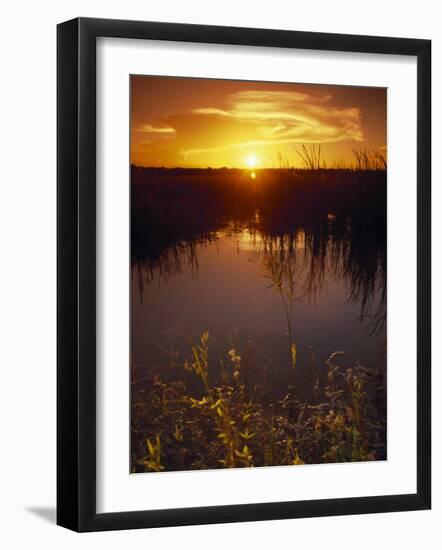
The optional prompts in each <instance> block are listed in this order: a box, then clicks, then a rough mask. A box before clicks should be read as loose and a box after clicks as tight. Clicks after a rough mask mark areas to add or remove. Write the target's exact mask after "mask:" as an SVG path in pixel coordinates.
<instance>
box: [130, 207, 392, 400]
mask: <svg viewBox="0 0 442 550" xmlns="http://www.w3.org/2000/svg"><path fill="white" fill-rule="evenodd" d="M255 216H256V217H259V212H257V213H256V214H255ZM329 218H330V221H331V222H333V216H331V217H330V216H329ZM352 238H354V235H352V232H351V231H348V232H347V233H346V236H345V238H343V237H342V236H338V237H337V236H336V235H335V234H334V232H333V231H328V232H327V233H326V236H325V237H324V236H321V238H320V239H319V238H318V236H316V237H311V236H310V235H309V233H306V232H305V231H304V229H303V228H302V227H299V226H298V227H297V228H296V229H295V230H293V231H289V232H287V233H286V234H284V233H281V232H279V233H278V234H277V235H276V236H275V235H269V233H268V231H267V232H261V231H260V230H259V223H258V224H255V227H254V228H253V229H251V228H250V226H247V227H246V226H242V225H241V224H234V223H233V222H230V223H228V224H226V225H225V227H223V228H222V229H220V230H218V231H212V232H209V233H208V234H207V235H205V236H202V237H199V238H196V239H194V240H193V241H192V242H189V241H186V242H185V243H184V244H181V245H180V246H179V247H178V248H177V247H173V248H170V249H165V250H164V251H163V254H162V256H161V259H160V261H155V262H150V263H149V262H148V264H146V263H143V262H135V263H134V264H133V265H132V285H131V293H132V313H131V315H132V365H133V380H134V381H135V382H137V383H140V384H142V383H143V380H146V381H147V380H150V379H151V378H152V376H153V375H155V374H158V375H160V376H161V377H162V378H165V379H170V380H180V379H187V383H188V384H190V386H191V388H192V389H193V390H194V391H198V381H195V380H193V379H190V378H188V377H187V373H185V371H184V369H183V368H182V366H180V365H182V363H183V362H184V360H185V359H186V358H190V357H191V350H190V345H191V343H192V342H198V340H199V338H200V336H201V334H202V333H203V332H204V331H209V333H210V336H211V340H210V361H209V365H210V367H209V368H210V378H211V381H212V382H213V383H216V381H217V380H222V378H223V372H225V371H226V369H227V370H228V368H229V359H228V351H229V350H231V349H236V350H237V351H238V352H239V353H240V355H241V357H242V358H243V362H244V363H245V364H247V381H248V383H249V384H251V385H256V387H257V388H259V389H260V391H261V392H262V395H263V396H264V399H268V401H269V402H270V401H274V400H275V399H280V398H282V397H283V395H285V393H286V392H287V385H288V384H293V383H295V384H297V386H298V387H299V388H301V393H302V392H303V391H304V392H307V393H308V390H309V383H310V382H311V381H312V380H313V377H314V375H315V374H316V373H317V372H319V373H320V374H321V373H325V368H324V364H325V361H326V360H327V358H328V357H329V356H330V354H331V353H333V352H335V351H344V352H345V355H344V356H343V357H342V358H340V364H342V365H345V366H351V365H352V364H353V363H355V362H359V363H361V364H362V365H364V366H366V367H369V368H376V369H378V368H385V345H386V334H385V326H384V317H385V295H384V290H385V278H384V277H382V270H381V269H380V268H379V266H378V265H377V263H378V259H377V252H376V251H373V247H374V245H373V243H371V242H370V240H369V239H368V240H367V242H366V244H365V245H364V246H363V247H362V250H361V247H360V246H355V243H352ZM318 242H320V246H319V245H318ZM364 242H365V241H364ZM355 250H356V252H355ZM373 257H374V258H375V259H374V260H373ZM373 264H375V265H373ZM270 265H273V269H274V270H275V269H276V272H277V273H278V269H284V267H285V266H290V269H291V281H292V282H293V289H292V290H293V294H292V296H293V300H292V320H291V327H290V328H291V334H292V341H293V342H294V343H295V345H296V349H297V360H296V368H295V369H293V368H292V367H291V364H290V354H289V339H288V320H287V316H286V309H285V306H284V300H285V304H286V306H288V304H289V303H290V299H288V298H287V296H286V295H285V296H284V294H283V295H281V293H280V292H278V291H277V289H276V288H275V286H272V283H273V282H274V279H272V275H271V267H270ZM275 266H276V267H275ZM273 273H274V272H273ZM224 376H225V375H224Z"/></svg>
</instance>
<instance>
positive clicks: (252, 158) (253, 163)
mask: <svg viewBox="0 0 442 550" xmlns="http://www.w3.org/2000/svg"><path fill="white" fill-rule="evenodd" d="M246 164H247V166H248V167H249V168H251V169H253V168H256V167H257V166H258V157H257V156H256V155H248V156H247V157H246Z"/></svg>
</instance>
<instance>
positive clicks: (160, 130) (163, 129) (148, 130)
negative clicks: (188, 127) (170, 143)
mask: <svg viewBox="0 0 442 550" xmlns="http://www.w3.org/2000/svg"><path fill="white" fill-rule="evenodd" d="M135 131H136V132H140V133H143V134H169V135H172V134H173V135H174V134H176V130H175V128H172V127H171V126H152V124H142V125H141V126H138V127H137V128H135Z"/></svg>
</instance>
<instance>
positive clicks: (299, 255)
mask: <svg viewBox="0 0 442 550" xmlns="http://www.w3.org/2000/svg"><path fill="white" fill-rule="evenodd" d="M303 153H304V155H305V161H304V164H305V168H304V169H293V168H290V167H282V168H275V169H272V168H270V169H255V170H249V169H228V168H223V169H185V168H142V167H136V166H131V263H132V270H133V273H134V274H135V280H136V283H135V284H136V285H137V288H138V292H139V296H140V299H141V300H142V299H143V289H144V287H145V286H146V285H148V284H150V283H151V282H152V280H153V279H154V278H155V277H157V276H158V277H161V278H163V279H164V280H165V281H167V279H168V278H169V277H173V276H175V275H177V274H179V273H180V272H182V271H183V270H184V269H188V268H189V266H190V268H191V269H192V270H195V272H197V271H198V247H199V246H203V245H204V243H208V242H212V241H213V240H216V239H217V238H218V235H219V234H220V232H226V231H229V232H231V233H232V234H234V235H238V236H241V235H242V234H244V233H246V234H247V236H248V238H250V239H251V240H252V241H253V242H254V243H258V244H257V245H256V247H255V248H256V251H255V252H256V253H257V254H259V257H260V260H261V263H262V266H263V268H264V270H265V273H266V275H265V276H266V277H267V278H268V279H269V292H270V291H276V292H277V293H278V294H279V295H280V297H281V307H282V314H283V316H284V318H285V319H286V324H287V330H286V333H287V340H286V342H287V344H286V349H287V365H286V368H287V369H288V370H289V371H290V372H291V373H293V377H290V380H292V382H293V383H289V384H287V388H286V391H285V394H284V395H283V396H282V398H281V399H277V400H274V401H273V402H268V399H267V398H266V397H265V395H264V394H263V393H262V392H260V391H259V385H258V384H256V382H255V381H252V380H251V376H250V370H251V365H249V364H248V359H247V356H248V352H247V350H244V349H240V347H238V346H232V347H231V348H230V349H229V348H226V349H223V350H218V352H219V353H221V355H222V360H221V364H220V365H214V364H212V361H213V359H212V355H211V352H210V350H211V346H213V345H214V339H213V337H212V336H211V335H210V334H209V333H208V332H204V328H203V327H202V330H201V332H200V337H199V338H198V339H197V340H195V341H194V342H190V343H189V346H188V349H187V351H186V352H183V353H181V354H180V355H179V356H177V357H176V358H175V359H173V360H171V361H170V362H169V363H167V364H165V365H164V373H167V374H166V375H163V374H162V373H160V374H153V373H151V375H149V376H147V377H143V379H142V380H138V379H137V373H136V368H135V366H134V365H132V374H131V379H132V383H131V471H132V472H133V473H136V472H148V471H156V472H159V471H179V470H201V469H213V468H233V467H235V468H236V467H259V466H272V465H278V466H280V465H290V464H318V463H333V462H355V461H366V460H385V459H386V456H387V449H386V369H385V364H384V363H383V361H380V364H379V368H376V369H372V368H366V367H365V366H364V364H363V361H362V360H361V362H354V363H353V364H352V365H351V366H349V365H348V363H346V362H345V361H344V357H343V356H344V355H345V354H344V352H342V351H334V352H333V353H331V355H330V356H329V357H328V359H327V360H326V361H325V362H323V364H318V365H316V364H315V363H314V361H313V359H312V364H311V365H310V371H311V377H310V382H309V383H308V384H307V386H304V387H301V386H300V385H299V384H298V382H297V378H296V376H295V374H296V372H297V369H298V368H299V367H298V365H297V352H298V349H297V342H296V334H293V333H292V317H293V304H294V303H295V302H296V301H297V300H303V299H310V300H314V298H315V293H316V292H318V289H320V288H321V286H322V285H323V282H324V280H325V278H326V274H327V275H329V273H330V272H331V273H332V276H333V277H335V278H338V279H340V280H343V281H344V282H345V285H346V287H347V289H348V300H350V301H352V302H353V303H358V304H360V311H361V313H360V321H361V322H365V323H367V326H368V330H369V332H371V333H373V334H374V333H379V332H380V331H384V330H385V319H386V265H387V262H386V169H385V168H386V163H385V161H383V160H382V158H381V157H375V156H372V155H370V154H368V153H367V152H365V153H364V152H363V151H359V153H358V154H356V153H355V158H356V164H355V166H354V167H353V168H351V169H349V168H344V167H339V166H336V167H334V168H325V167H323V166H322V165H321V154H320V150H319V151H318V149H314V148H311V149H309V150H305V151H303ZM309 155H310V156H309ZM252 174H254V176H252ZM238 238H239V237H238ZM378 297H380V298H379V301H378V303H376V304H374V303H373V302H374V300H375V298H378ZM342 347H343V348H344V349H345V346H342ZM330 351H332V350H330ZM213 372H218V373H219V372H221V375H219V376H214V375H213ZM171 373H172V376H170V374H171ZM174 373H175V374H176V376H174ZM189 377H190V378H191V379H192V383H191V384H189Z"/></svg>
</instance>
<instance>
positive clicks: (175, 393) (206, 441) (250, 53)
mask: <svg viewBox="0 0 442 550" xmlns="http://www.w3.org/2000/svg"><path fill="white" fill-rule="evenodd" d="M430 55H431V44H430V41H428V40H416V39H408V38H386V37H373V36H351V35H334V34H320V33H306V32H295V31H281V30H264V29H252V28H234V27H232V28H230V27H216V26H213V27H212V26H200V25H182V24H170V23H151V22H136V21H114V20H103V19H82V18H80V19H75V20H72V21H68V22H65V23H62V24H60V25H59V26H58V65H57V66H58V90H57V91H58V107H57V110H58V388H57V390H58V406H57V412H58V446H57V450H58V474H57V487H58V504H57V507H58V511H57V522H58V524H59V525H61V526H64V527H67V528H69V529H73V530H76V531H101V530H110V529H130V528H142V527H161V526H174V525H189V524H207V523H222V522H238V521H253V520H271V519H284V518H300V517H315V516H325V515H343V514H362V513H375V512H392V511H405V510H424V509H429V508H430V506H431V496H430V495H431V483H430V474H431V467H430V465H431V448H430V433H431V424H430V410H431V403H430V389H431V385H430V368H431V367H430V361H431V357H430V163H431V158H430V150H431V147H430V136H431V126H430V123H431V116H430V112H431V111H430V102H431V95H430V66H431V57H430Z"/></svg>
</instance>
